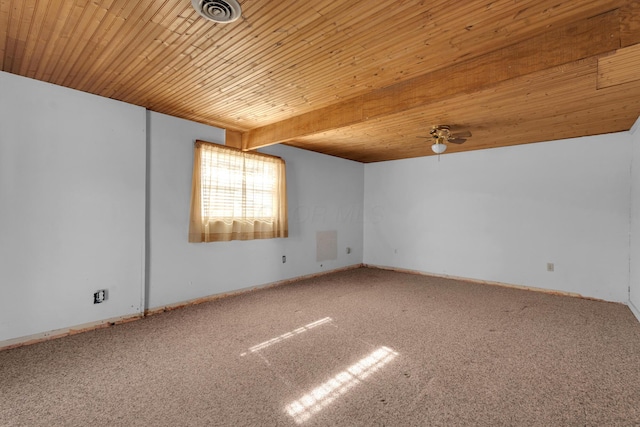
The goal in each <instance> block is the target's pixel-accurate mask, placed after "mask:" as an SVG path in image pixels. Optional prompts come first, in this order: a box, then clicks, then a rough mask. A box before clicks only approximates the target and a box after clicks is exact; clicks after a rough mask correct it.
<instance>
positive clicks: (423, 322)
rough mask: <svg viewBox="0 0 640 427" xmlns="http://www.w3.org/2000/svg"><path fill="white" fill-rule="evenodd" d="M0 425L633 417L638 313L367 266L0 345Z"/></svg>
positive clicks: (526, 421)
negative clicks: (33, 340)
mask: <svg viewBox="0 0 640 427" xmlns="http://www.w3.org/2000/svg"><path fill="white" fill-rule="evenodd" d="M0 425H2V426H261V425H264V426H276V425H277V426H289V425H292V426H295V425H304V426H316V425H323V426H335V425H339V426H455V425H479V426H499V425H509V426H578V425H579V426H616V425H620V426H632V425H640V324H639V323H638V322H637V321H636V319H635V318H634V317H633V315H632V314H631V312H630V311H629V309H628V308H627V307H625V306H624V305H621V304H612V303H604V302H596V301H589V300H583V299H577V298H569V297H559V296H553V295H547V294H542V293H534V292H527V291H521V290H515V289H507V288H501V287H493V286H483V285H478V284H471V283H465V282H460V281H454V280H446V279H438V278H430V277H422V276H414V275H408V274H401V273H394V272H388V271H380V270H373V269H366V268H362V269H357V270H351V271H347V272H341V273H336V274H331V275H327V276H324V277H321V278H318V279H313V280H304V281H300V282H297V283H294V284H291V285H286V286H281V287H276V288H272V289H265V290H260V291H255V292H251V293H247V294H243V295H240V296H236V297H230V298H227V299H223V300H218V301H215V302H211V303H205V304H201V305H198V306H193V307H190V308H186V309H181V310H176V311H172V312H168V313H163V314H159V315H155V316H151V317H149V318H146V319H143V320H140V321H137V322H132V323H128V324H124V325H118V326H115V327H111V328H107V329H102V330H96V331H93V332H88V333H84V334H80V335H76V336H71V337H66V338H62V339H57V340H52V341H48V342H44V343H40V344H36V345H32V346H27V347H22V348H17V349H13V350H7V351H3V352H0Z"/></svg>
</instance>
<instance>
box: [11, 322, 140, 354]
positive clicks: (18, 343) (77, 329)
mask: <svg viewBox="0 0 640 427" xmlns="http://www.w3.org/2000/svg"><path fill="white" fill-rule="evenodd" d="M142 317H143V315H142V313H136V314H132V315H127V316H118V317H112V318H110V319H104V320H98V321H95V322H89V323H83V324H81V325H76V326H72V327H69V328H61V329H55V330H53V331H47V332H41V333H39V334H33V335H27V336H24V337H18V338H12V339H10V340H5V341H2V342H0V351H3V350H9V349H12V348H18V347H22V346H25V345H31V344H37V343H39V342H43V341H49V340H53V339H57V338H62V337H68V336H69V335H76V334H80V333H83V332H89V331H93V330H96V329H102V328H108V327H111V326H114V325H119V324H122V323H128V322H132V321H134V320H138V319H142Z"/></svg>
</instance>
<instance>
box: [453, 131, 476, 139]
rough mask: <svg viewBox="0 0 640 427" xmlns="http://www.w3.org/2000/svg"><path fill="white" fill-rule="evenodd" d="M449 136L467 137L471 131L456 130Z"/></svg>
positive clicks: (455, 137)
mask: <svg viewBox="0 0 640 427" xmlns="http://www.w3.org/2000/svg"><path fill="white" fill-rule="evenodd" d="M451 137H452V138H454V139H457V138H469V137H471V132H469V131H465V132H456V133H454V134H451Z"/></svg>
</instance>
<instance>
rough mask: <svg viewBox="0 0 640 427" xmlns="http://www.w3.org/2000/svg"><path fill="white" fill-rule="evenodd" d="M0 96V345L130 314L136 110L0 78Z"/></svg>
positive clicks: (138, 162) (137, 179) (141, 130)
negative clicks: (97, 300) (101, 299)
mask: <svg viewBox="0 0 640 427" xmlns="http://www.w3.org/2000/svg"><path fill="white" fill-rule="evenodd" d="M0 94H1V95H0V341H4V340H9V339H14V338H17V337H23V336H28V335H33V334H38V333H42V332H46V331H52V330H56V329H64V328H68V327H71V326H75V325H81V324H86V323H91V322H95V321H100V320H103V319H109V318H114V317H119V316H126V315H131V314H135V313H139V312H140V311H141V308H142V300H141V296H142V292H141V290H142V289H143V288H142V285H143V283H144V276H143V275H144V220H145V219H144V209H145V206H144V194H145V193H144V191H145V132H146V128H145V110H144V109H143V108H139V107H135V106H133V105H128V104H124V103H121V102H117V101H113V100H110V99H106V98H100V97H97V96H93V95H89V94H86V93H83V92H78V91H74V90H70V89H66V88H63V87H60V86H54V85H51V84H47V83H42V82H39V81H36V80H30V79H26V78H23V77H18V76H14V75H12V74H7V73H2V72H0ZM101 288H106V289H108V291H109V300H108V301H107V302H105V303H102V304H96V305H94V304H93V293H94V292H95V291H96V290H97V289H101Z"/></svg>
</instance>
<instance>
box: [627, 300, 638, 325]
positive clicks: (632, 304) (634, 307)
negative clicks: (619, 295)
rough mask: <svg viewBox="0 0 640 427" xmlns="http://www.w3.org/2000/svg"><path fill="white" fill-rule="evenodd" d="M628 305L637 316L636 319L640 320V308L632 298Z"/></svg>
mask: <svg viewBox="0 0 640 427" xmlns="http://www.w3.org/2000/svg"><path fill="white" fill-rule="evenodd" d="M627 307H629V310H631V312H632V313H633V315H634V316H636V319H638V322H640V309H638V307H636V305H635V304H634V303H632V302H631V300H629V301H628V302H627Z"/></svg>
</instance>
